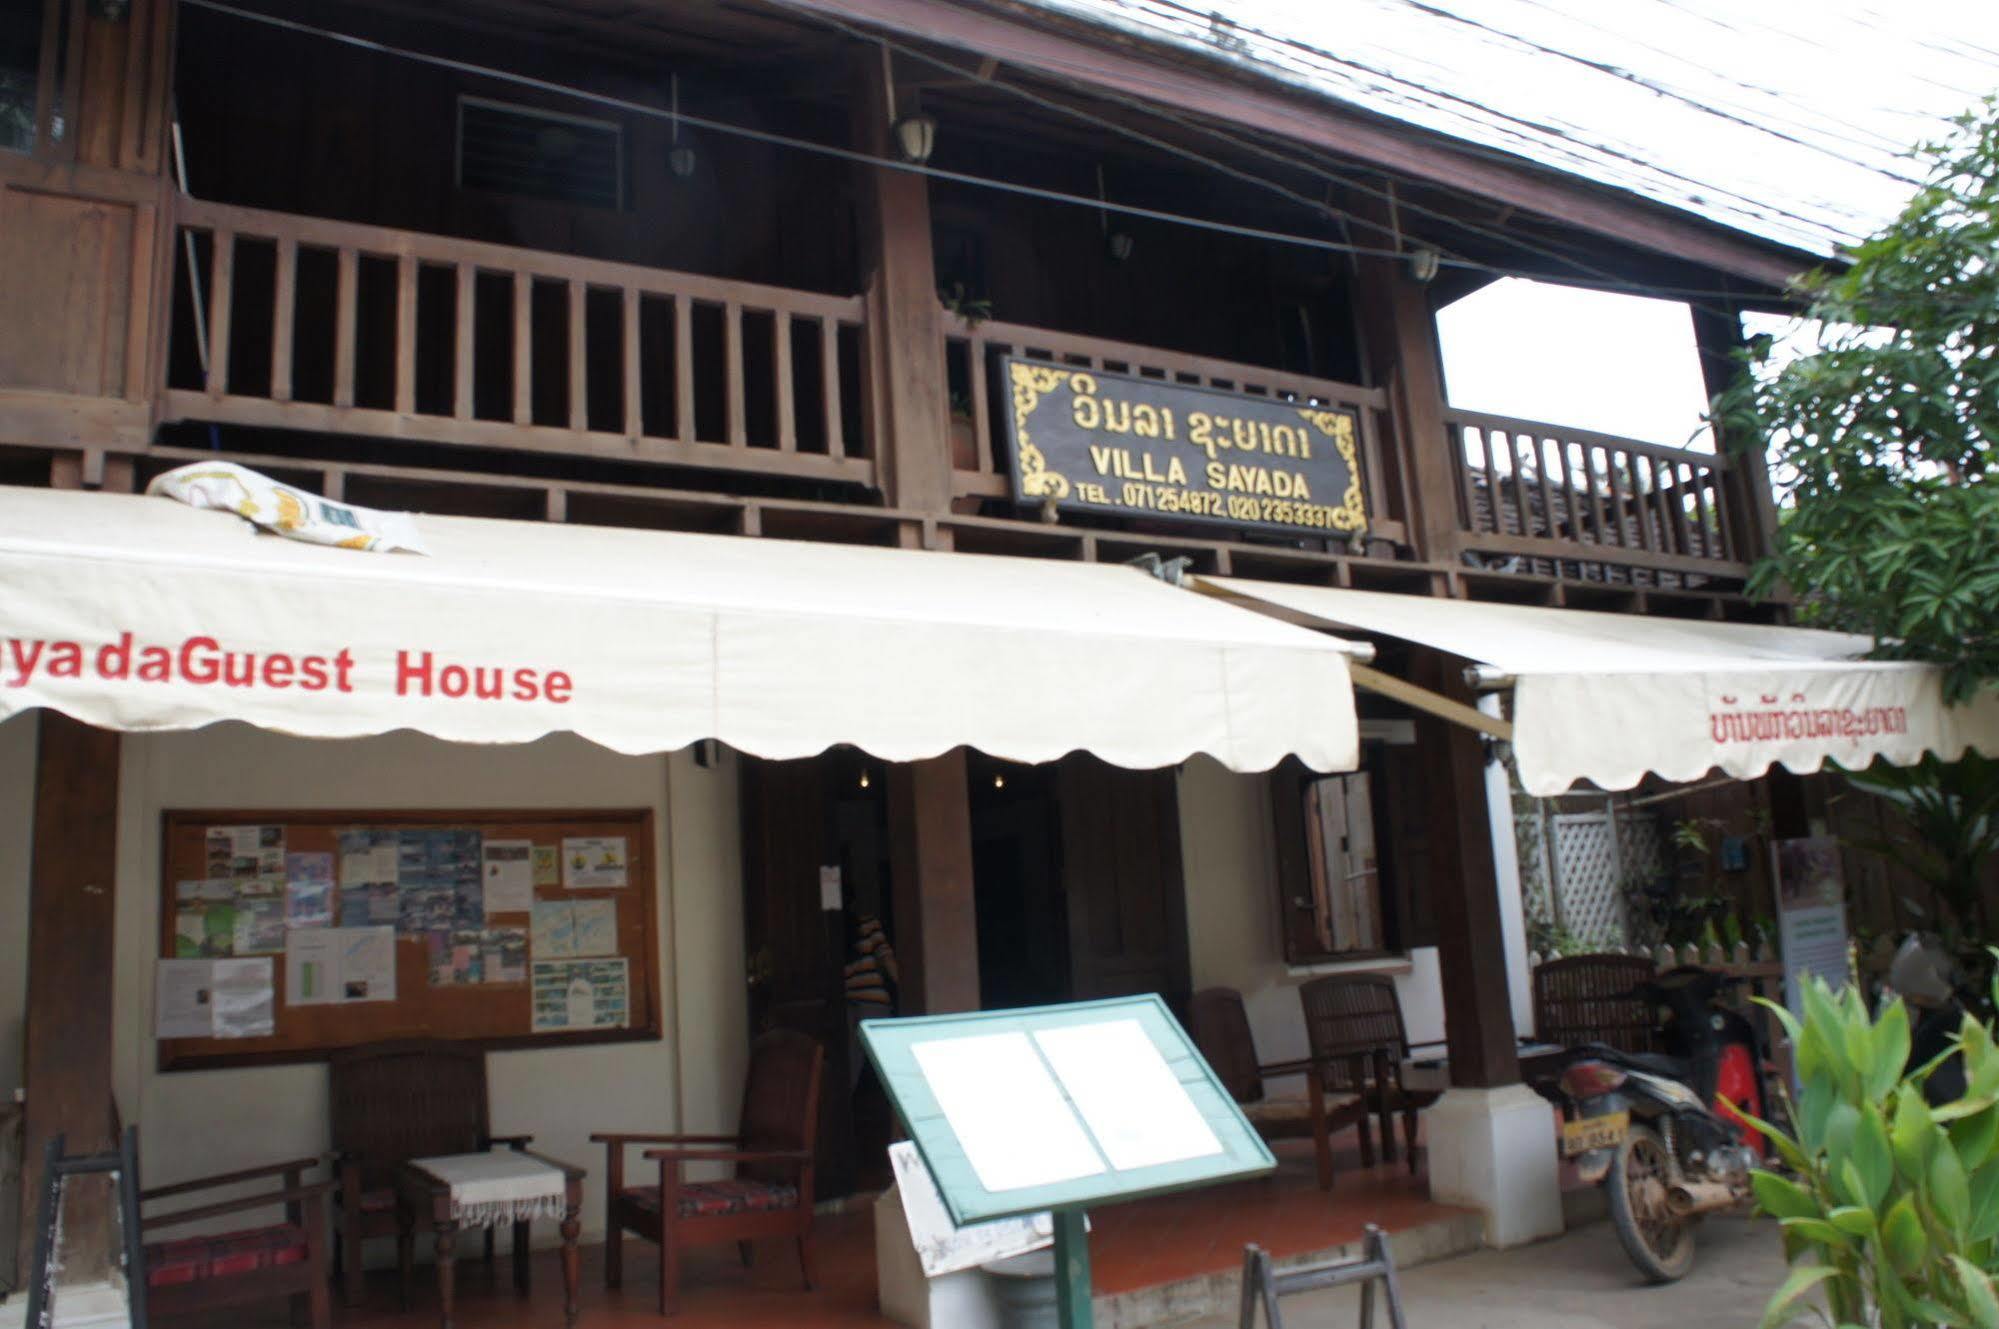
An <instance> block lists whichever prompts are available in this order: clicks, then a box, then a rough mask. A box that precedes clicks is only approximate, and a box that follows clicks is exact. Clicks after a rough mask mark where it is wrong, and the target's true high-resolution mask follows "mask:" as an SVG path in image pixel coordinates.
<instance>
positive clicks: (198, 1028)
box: [153, 960, 215, 1038]
mask: <svg viewBox="0 0 1999 1329" xmlns="http://www.w3.org/2000/svg"><path fill="white" fill-rule="evenodd" d="M214 985H215V964H214V962H213V961H211V960H162V961H160V968H159V972H158V974H157V975H156V978H155V986H154V991H153V1036H154V1037H155V1038H212V1037H214V1036H215V1006H214V1003H213V1002H212V1001H211V1000H210V996H209V994H210V992H211V990H212V989H213V988H214Z"/></svg>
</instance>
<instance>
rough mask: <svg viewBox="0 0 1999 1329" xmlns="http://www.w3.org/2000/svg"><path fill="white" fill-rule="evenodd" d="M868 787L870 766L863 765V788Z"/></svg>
mask: <svg viewBox="0 0 1999 1329" xmlns="http://www.w3.org/2000/svg"><path fill="white" fill-rule="evenodd" d="M867 787H868V768H867V767H865V766H863V767H861V788H863V789H866V788H867Z"/></svg>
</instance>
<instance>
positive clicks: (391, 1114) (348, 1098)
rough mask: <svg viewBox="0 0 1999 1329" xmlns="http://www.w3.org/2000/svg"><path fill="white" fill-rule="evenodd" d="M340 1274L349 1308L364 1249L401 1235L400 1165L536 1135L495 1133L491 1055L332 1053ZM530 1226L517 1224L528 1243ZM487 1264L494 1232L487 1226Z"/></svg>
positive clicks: (420, 1046) (356, 1296) (415, 1048)
mask: <svg viewBox="0 0 1999 1329" xmlns="http://www.w3.org/2000/svg"><path fill="white" fill-rule="evenodd" d="M329 1080H330V1083H331V1092H332V1098H333V1102H332V1117H333V1123H332V1124H333V1173H334V1183H335V1191H334V1206H335V1208H336V1210H337V1211H338V1212H337V1215H336V1218H335V1225H334V1245H333V1269H334V1274H335V1276H336V1277H339V1278H340V1280H341V1288H342V1291H343V1293H344V1295H345V1299H346V1302H347V1304H348V1305H350V1306H355V1305H359V1304H360V1301H361V1243H362V1242H363V1241H364V1240H366V1239H367V1238H369V1237H393V1236H396V1235H398V1225H397V1222H396V1188H395V1180H394V1173H395V1168H396V1165H397V1164H398V1163H403V1162H406V1161H408V1160H409V1159H412V1158H433V1157H436V1156H437V1155H440V1154H473V1153H483V1152H484V1151H485V1150H487V1149H490V1148H492V1147H493V1146H494V1145H496V1144H504V1145H506V1146H508V1147H509V1148H512V1149H525V1148H527V1147H528V1145H529V1144H530V1143H532V1142H533V1140H534V1137H533V1136H531V1135H494V1134H493V1133H492V1129H491V1125H490V1122H489V1119H488V1116H487V1102H486V1054H485V1052H484V1051H482V1050H480V1049H478V1048H473V1047H467V1046H465V1045H464V1044H462V1043H451V1042H440V1041H431V1040H413V1041H408V1042H397V1043H373V1044H368V1045H364V1046H362V1047H354V1048H345V1049H342V1050H341V1051H338V1052H336V1053H334V1054H333V1058H332V1061H331V1064H330V1066H329ZM526 1227H527V1225H526V1224H524V1223H517V1224H515V1225H514V1240H515V1241H516V1242H525V1241H526V1240H527V1235H526ZM485 1253H486V1262H487V1263H488V1264H490V1263H492V1260H493V1229H492V1228H490V1227H489V1228H487V1229H486V1252H485Z"/></svg>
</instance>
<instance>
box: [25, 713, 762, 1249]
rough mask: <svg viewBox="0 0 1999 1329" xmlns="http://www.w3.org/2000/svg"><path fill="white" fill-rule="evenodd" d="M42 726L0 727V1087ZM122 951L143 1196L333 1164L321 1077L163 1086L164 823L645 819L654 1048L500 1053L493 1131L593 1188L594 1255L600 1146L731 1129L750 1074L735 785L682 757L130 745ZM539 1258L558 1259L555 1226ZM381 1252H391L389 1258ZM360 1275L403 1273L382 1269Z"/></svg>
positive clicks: (303, 743) (402, 741)
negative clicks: (430, 811)
mask: <svg viewBox="0 0 1999 1329" xmlns="http://www.w3.org/2000/svg"><path fill="white" fill-rule="evenodd" d="M33 737H34V735H33V725H32V722H31V721H24V720H14V721H9V722H7V723H6V724H0V921H4V924H5V925H4V926H0V1087H5V1088H6V1089H8V1090H10V1091H11V1088H12V1086H13V1085H14V1084H15V1083H16V1082H17V1079H18V1065H19V1044H20V1032H19V1031H20V1026H21V1019H22V1003H23V979H22V974H21V969H22V964H21V957H20V952H21V949H22V947H23V945H24V942H23V941H22V938H21V934H22V932H23V931H24V929H23V927H22V924H24V923H25V921H26V876H27V855H28V847H27V839H28V837H27V835H26V829H27V825H28V821H29V818H31V816H32V789H33V784H32V779H31V776H32V769H33ZM118 775H119V780H120V789H119V795H120V798H119V816H118V826H117V828H116V834H117V840H118V922H117V935H116V940H115V948H116V949H115V962H116V965H117V973H118V977H117V984H116V1003H115V1006H116V1009H115V1011H114V1018H115V1021H116V1051H115V1056H116V1064H115V1068H114V1076H115V1084H116V1089H117V1094H118V1100H119V1106H120V1108H121V1110H122V1112H123V1114H124V1116H125V1118H126V1120H127V1121H134V1122H137V1123H138V1124H139V1126H140V1128H141V1139H142V1150H143V1160H144V1165H145V1170H146V1180H147V1182H148V1183H149V1184H166V1183H170V1182H173V1181H177V1180H181V1179H184V1178H188V1177H194V1176H200V1175H204V1174H208V1173H214V1172H223V1171H228V1170H231V1169H235V1168H241V1167H248V1166H253V1165H256V1164H258V1163H265V1162H272V1161H277V1160H282V1159H287V1158H294V1157H302V1156H305V1155H311V1154H319V1153H323V1152H324V1151H325V1150H326V1149H327V1147H328V1144H329V1141H328V1138H327V1105H326V1071H325V1068H324V1066H323V1065H316V1064H315V1065H298V1066H271V1067H259V1068H249V1069H240V1070H209V1071H189V1072H178V1073H174V1074H161V1073H159V1072H158V1071H157V1070H155V1068H154V1067H155V1057H154V1044H153V1039H152V1029H153V975H154V961H155V958H156V955H157V938H158V936H159V895H160V890H159V881H160V875H159V874H160V859H159V848H160V845H159V825H160V813H161V811H162V810H163V809H167V808H212V809H242V810H256V809H265V808H268V809H274V810H276V809H289V808H340V807H351V808H357V809H360V808H452V807H463V808H467V809H475V808H501V807H505V808H534V807H627V808H629V807H649V808H651V809H652V810H653V814H654V827H655V833H656V835H657V838H658V842H657V843H656V844H655V846H654V861H655V862H657V863H659V864H661V871H662V876H661V880H660V883H659V891H660V896H659V909H658V914H659V935H658V937H657V945H658V947H659V952H660V960H659V969H660V979H661V988H662V992H663V994H664V998H665V1009H664V1017H665V1019H664V1024H665V1036H664V1038H663V1039H662V1040H661V1041H659V1042H635V1043H614V1044H605V1045H602V1046H592V1047H572V1048H553V1049H548V1050H524V1051H509V1052H496V1053H493V1054H491V1056H490V1057H489V1059H488V1074H489V1076H490V1081H491V1099H492V1111H493V1126H494V1129H495V1130H496V1131H498V1132H500V1133H503V1134H507V1133H515V1132H531V1133H533V1134H534V1136H535V1137H536V1140H535V1147H536V1148H537V1149H540V1150H542V1151H544V1152H546V1153H548V1154H550V1155H552V1156H554V1157H557V1158H561V1159H564V1160H566V1161H570V1162H574V1163H578V1164H581V1165H583V1166H584V1167H586V1168H588V1169H589V1172H590V1185H589V1189H588V1192H587V1195H586V1202H585V1209H584V1213H583V1226H584V1239H585V1240H591V1239H595V1238H599V1237H601V1234H602V1228H603V1203H604V1202H603V1195H602V1193H601V1191H600V1190H599V1189H598V1185H599V1179H600V1178H601V1176H602V1173H603V1157H602V1154H603V1150H602V1146H596V1145H591V1144H590V1143H589V1135H590V1133H591V1132H592V1131H602V1130H650V1131H663V1130H675V1129H684V1130H692V1131H712V1130H723V1129H731V1128H732V1127H733V1122H734V1120H735V1114H736V1110H737V1106H738V1099H739V1097H740V1094H741V1086H742V1076H743V1070H744V1065H745V1062H746V1059H747V1057H746V1051H747V1049H746V1034H745V1029H746V1019H747V1017H746V1013H745V1007H744V983H743V961H742V957H743V947H742V902H741V871H740V867H739V863H738V844H739V837H738V832H737V820H736V771H735V765H734V761H733V759H732V758H730V757H729V756H728V755H727V754H726V753H725V754H722V755H721V756H720V757H719V759H718V760H717V762H716V764H715V765H714V767H713V768H703V767H701V766H700V765H698V764H697V763H696V762H695V761H694V759H693V756H692V754H691V753H677V754H674V755H672V756H654V757H625V756H620V755H618V754H615V753H611V752H608V751H606V750H604V749H601V748H597V747H595V746H593V745H591V744H589V743H586V742H583V741H582V740H579V739H575V738H572V737H569V736H560V735H559V736H553V737H550V738H546V739H543V740H541V741H539V742H536V743H532V744H525V745H519V746H501V747H492V748H481V747H473V746H467V745H455V744H448V743H441V742H438V741H436V740H433V739H429V738H425V737H423V736H421V735H416V734H407V733H404V734H393V735H388V736H384V737H380V738H370V739H361V740H353V741H344V742H328V741H318V740H306V739H296V738H288V737H285V736H282V735H277V734H271V733H267V732H264V731H261V730H256V729H252V728H248V727H246V726H239V725H221V726H217V727H215V728H212V729H208V730H202V731H199V732H195V733H186V734H154V735H127V736H126V738H125V740H124V742H123V745H122V750H121V770H120V772H119V773H118ZM543 1227H544V1229H545V1230H541V1231H538V1232H537V1234H536V1240H537V1242H538V1243H540V1242H544V1241H553V1240H555V1239H556V1233H555V1230H554V1226H553V1225H552V1224H551V1225H543ZM381 1244H382V1245H383V1246H384V1247H385V1248H388V1247H392V1246H393V1243H381ZM369 1254H370V1263H378V1262H380V1261H382V1260H384V1259H387V1258H390V1257H391V1256H392V1250H390V1249H384V1250H381V1251H371V1252H370V1253H369Z"/></svg>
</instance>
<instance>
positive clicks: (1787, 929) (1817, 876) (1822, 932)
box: [1775, 836, 1847, 1019]
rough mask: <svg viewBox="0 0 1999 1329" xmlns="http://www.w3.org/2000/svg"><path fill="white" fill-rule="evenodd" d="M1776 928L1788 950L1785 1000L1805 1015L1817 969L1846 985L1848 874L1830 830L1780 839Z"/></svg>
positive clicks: (1783, 947) (1834, 984) (1829, 979)
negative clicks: (1807, 988)
mask: <svg viewBox="0 0 1999 1329" xmlns="http://www.w3.org/2000/svg"><path fill="white" fill-rule="evenodd" d="M1775 853H1776V858H1777V933H1778V944H1779V947H1780V949H1781V950H1782V952H1783V956H1784V995H1785V1002H1784V1004H1785V1005H1787V1006H1789V1007H1790V1009H1791V1013H1792V1014H1793V1015H1796V1016H1797V1017H1799V1018H1800V1019H1803V1018H1804V980H1805V976H1806V975H1808V974H1817V975H1818V976H1819V977H1820V978H1823V979H1824V980H1825V981H1826V983H1827V984H1828V985H1829V986H1831V987H1833V988H1841V987H1844V986H1846V981H1847V956H1846V947H1847V937H1846V877H1845V874H1844V872H1843V871H1842V870H1841V868H1840V860H1839V841H1838V840H1835V839H1832V838H1831V837H1829V836H1817V837H1814V838H1811V839H1807V840H1779V841H1777V844H1776V849H1775Z"/></svg>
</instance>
